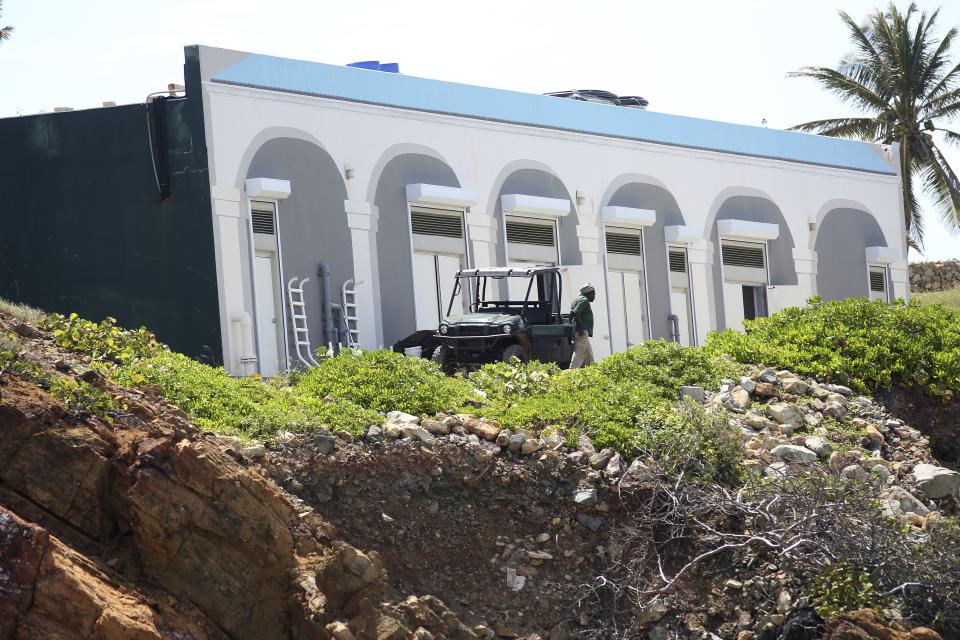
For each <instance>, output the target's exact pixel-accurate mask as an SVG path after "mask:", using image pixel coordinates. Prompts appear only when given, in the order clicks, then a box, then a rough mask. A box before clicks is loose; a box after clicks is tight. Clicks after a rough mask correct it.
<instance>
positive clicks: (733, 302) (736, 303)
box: [723, 282, 744, 331]
mask: <svg viewBox="0 0 960 640" xmlns="http://www.w3.org/2000/svg"><path fill="white" fill-rule="evenodd" d="M723 313H724V319H725V321H726V322H725V325H726V327H727V329H736V330H737V331H743V319H744V310H743V285H742V284H740V283H739V282H724V283H723Z"/></svg>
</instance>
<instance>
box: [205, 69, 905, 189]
mask: <svg viewBox="0 0 960 640" xmlns="http://www.w3.org/2000/svg"><path fill="white" fill-rule="evenodd" d="M211 80H213V81H214V82H219V83H223V84H232V85H240V86H247V87H256V88H262V89H272V90H277V91H285V92H290V93H298V94H304V95H312V96H321V97H326V98H335V99H340V100H349V101H354V102H362V103H367V104H376V105H385V106H390V107H397V108H401V109H412V110H416V111H425V112H430V113H440V114H448V115H456V116H464V117H469V118H478V119H483V120H492V121H496V122H507V123H512V124H522V125H530V126H536V127H545V128H550V129H560V130H564V131H572V132H578V133H588V134H594V135H600V136H606V137H612V138H622V139H628V140H638V141H643V142H653V143H658V144H668V145H674V146H680V147H686V148H692V149H704V150H709V151H719V152H723V153H732V154H737V155H746V156H756V157H761V158H771V159H776V160H787V161H791V162H801V163H805V164H815V165H820V166H825V167H835V168H841V169H853V170H856V171H866V172H869V173H878V174H885V175H896V173H895V172H894V170H893V169H891V167H890V166H889V165H888V164H887V163H886V162H884V161H883V159H881V158H880V157H879V156H878V155H877V153H876V152H875V151H873V150H872V149H871V148H870V146H868V145H867V144H865V143H862V142H857V141H854V140H843V139H839V138H828V137H825V136H816V135H810V134H805V133H798V132H794V131H781V130H779V129H765V128H761V127H750V126H746V125H738V124H730V123H726V122H716V121H713V120H701V119H698V118H689V117H685V116H676V115H670V114H665V113H656V112H653V111H641V110H638V109H630V108H626V107H616V106H612V105H605V104H598V103H593V102H580V101H576V100H569V99H565V98H555V97H551V96H541V95H537V94H532V93H519V92H516V91H505V90H501V89H489V88H487V87H477V86H473V85H465V84H459V83H455V82H444V81H440V80H429V79H426V78H418V77H415V76H408V75H402V74H393V73H383V72H380V71H370V70H367V69H358V68H354V67H340V66H335V65H328V64H321V63H318V62H306V61H302V60H291V59H287V58H276V57H272V56H265V55H260V54H248V55H247V56H246V57H245V58H243V59H242V60H240V61H239V62H236V63H234V64H232V65H230V66H229V67H226V68H225V69H222V70H221V71H219V72H217V73H216V74H214V76H213V77H212V78H211Z"/></svg>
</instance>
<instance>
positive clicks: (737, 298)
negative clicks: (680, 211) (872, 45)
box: [710, 195, 797, 329]
mask: <svg viewBox="0 0 960 640" xmlns="http://www.w3.org/2000/svg"><path fill="white" fill-rule="evenodd" d="M724 221H730V223H729V224H727V225H724ZM743 223H746V224H743ZM750 223H759V224H754V225H751V224H750ZM721 226H724V227H725V228H726V229H727V231H726V232H724V233H721V230H720V227H721ZM710 240H711V242H712V243H713V247H714V268H713V279H714V291H716V292H717V295H715V296H714V299H715V302H716V313H717V326H718V328H719V329H741V328H742V327H743V321H744V320H745V319H752V318H754V317H759V316H765V315H767V314H768V302H767V288H768V287H769V286H771V285H796V284H797V272H796V268H795V266H794V261H793V249H794V247H795V245H794V242H793V236H792V235H791V234H790V228H789V227H788V226H787V221H786V219H785V218H784V216H783V212H781V211H780V208H779V207H778V206H777V205H776V204H774V203H773V202H772V201H771V200H769V199H768V198H766V197H761V196H754V195H733V196H730V197H728V198H726V199H725V200H724V201H723V203H722V204H721V205H720V207H719V208H718V209H717V213H716V216H715V217H714V220H713V223H712V227H711V230H710Z"/></svg>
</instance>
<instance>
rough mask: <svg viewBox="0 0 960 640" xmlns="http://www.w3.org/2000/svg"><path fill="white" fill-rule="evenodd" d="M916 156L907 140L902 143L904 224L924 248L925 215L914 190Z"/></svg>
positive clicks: (901, 176) (901, 167) (901, 174)
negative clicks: (922, 213)
mask: <svg viewBox="0 0 960 640" xmlns="http://www.w3.org/2000/svg"><path fill="white" fill-rule="evenodd" d="M914 164H915V162H914V157H913V154H912V153H911V151H910V147H909V145H908V144H906V141H904V142H902V143H901V145H900V181H901V182H902V183H903V194H902V196H903V224H904V226H905V227H906V229H907V233H908V234H909V235H910V237H911V238H912V239H913V241H914V242H915V243H916V245H917V246H918V247H920V248H921V249H922V248H923V217H922V216H921V215H920V205H919V203H918V202H917V196H916V194H915V193H914V191H913V172H914V168H915V167H914Z"/></svg>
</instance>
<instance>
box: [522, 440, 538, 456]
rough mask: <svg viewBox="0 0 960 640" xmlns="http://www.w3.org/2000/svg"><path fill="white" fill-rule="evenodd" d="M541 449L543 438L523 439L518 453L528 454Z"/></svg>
mask: <svg viewBox="0 0 960 640" xmlns="http://www.w3.org/2000/svg"><path fill="white" fill-rule="evenodd" d="M540 449H543V440H541V439H539V438H536V439H533V440H525V441H524V442H523V445H522V446H521V447H520V453H522V454H523V455H525V456H529V455H531V454H533V453H536V452H537V451H540Z"/></svg>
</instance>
